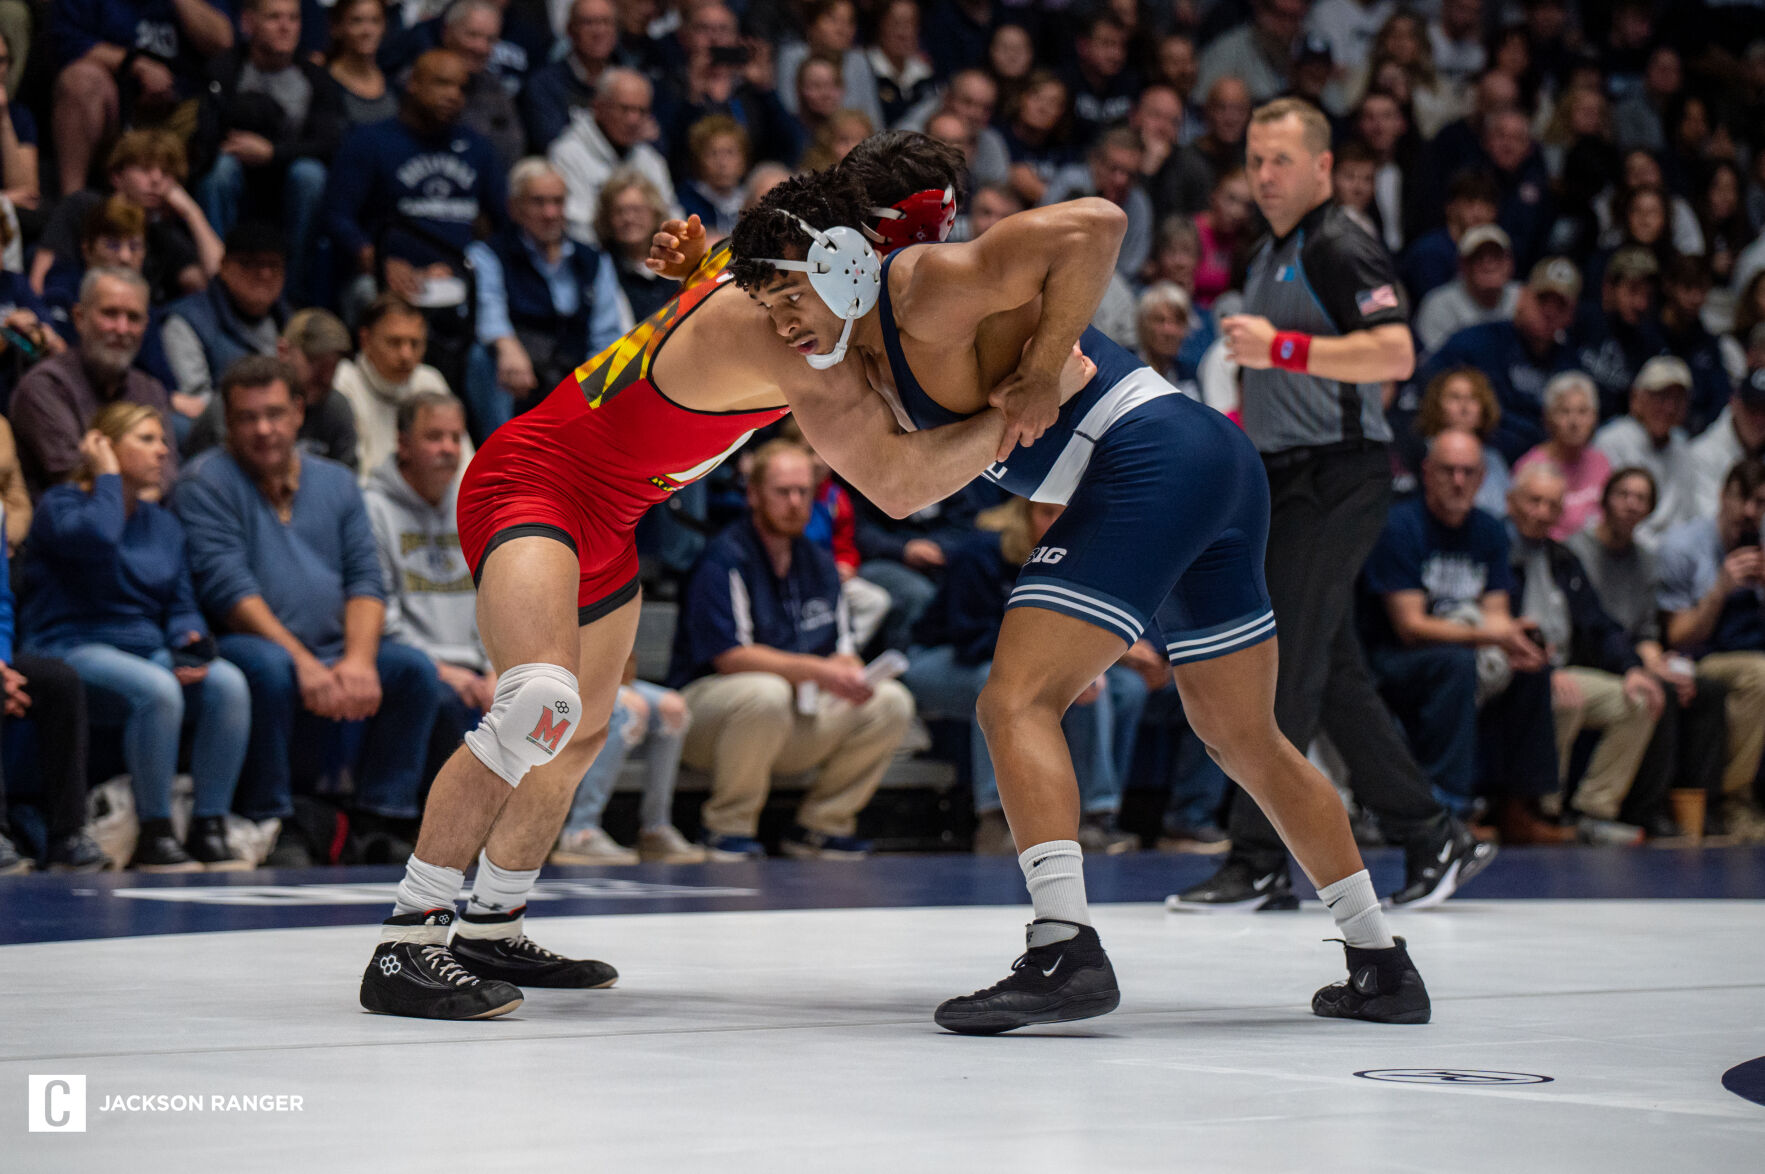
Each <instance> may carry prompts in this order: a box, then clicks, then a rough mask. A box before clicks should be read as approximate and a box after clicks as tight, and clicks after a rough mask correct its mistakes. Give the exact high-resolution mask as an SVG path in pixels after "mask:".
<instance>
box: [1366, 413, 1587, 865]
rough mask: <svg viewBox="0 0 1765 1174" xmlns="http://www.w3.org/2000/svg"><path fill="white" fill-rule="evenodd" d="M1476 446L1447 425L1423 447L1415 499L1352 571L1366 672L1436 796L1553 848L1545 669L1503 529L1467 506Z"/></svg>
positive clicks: (1522, 840) (1479, 451) (1561, 830)
mask: <svg viewBox="0 0 1765 1174" xmlns="http://www.w3.org/2000/svg"><path fill="white" fill-rule="evenodd" d="M1482 482H1483V445H1482V443H1481V442H1480V441H1479V440H1478V439H1477V437H1476V436H1474V435H1473V434H1471V433H1470V432H1466V431H1463V430H1462V429H1458V428H1448V429H1446V430H1445V431H1443V432H1441V433H1440V434H1439V435H1437V436H1435V437H1434V438H1433V439H1432V440H1430V441H1429V442H1428V456H1427V459H1425V460H1424V461H1423V462H1422V492H1421V494H1419V495H1418V496H1417V497H1414V498H1411V499H1410V500H1408V501H1404V502H1400V503H1399V504H1398V505H1397V506H1395V507H1393V508H1392V510H1391V512H1390V514H1389V515H1388V516H1387V518H1386V521H1385V526H1384V529H1383V530H1382V531H1381V532H1380V535H1379V540H1378V542H1377V543H1375V544H1374V546H1373V550H1372V552H1371V553H1370V554H1369V555H1368V556H1367V560H1366V565H1365V567H1364V568H1363V569H1362V571H1361V588H1362V590H1363V592H1364V594H1365V599H1364V600H1363V607H1362V608H1361V616H1362V629H1363V630H1362V637H1363V639H1364V640H1365V642H1366V644H1367V649H1368V656H1367V659H1368V661H1369V663H1370V666H1371V668H1372V670H1373V677H1374V679H1375V681H1376V682H1377V683H1378V686H1379V691H1380V693H1382V694H1383V695H1384V698H1385V700H1386V703H1387V704H1388V705H1390V707H1391V711H1392V713H1393V715H1394V716H1396V718H1397V719H1398V721H1399V722H1400V723H1401V724H1402V726H1403V728H1404V730H1405V732H1406V733H1407V734H1408V735H1409V744H1410V746H1412V747H1413V748H1414V752H1415V756H1416V761H1417V763H1418V764H1419V765H1420V766H1421V768H1422V770H1423V771H1424V772H1425V773H1426V774H1427V777H1428V779H1429V781H1430V782H1432V783H1433V787H1434V794H1435V796H1436V797H1437V798H1439V799H1440V800H1441V802H1443V803H1445V804H1446V805H1447V806H1448V807H1449V808H1450V809H1451V810H1452V811H1453V812H1455V813H1456V814H1457V815H1460V816H1464V817H1469V816H1470V815H1471V814H1472V813H1473V812H1474V811H1475V809H1476V808H1477V807H1478V806H1480V805H1481V803H1482V802H1483V801H1484V800H1485V799H1492V800H1493V801H1494V807H1495V814H1496V823H1497V826H1498V827H1499V828H1500V829H1501V837H1502V841H1503V843H1510V844H1561V843H1568V842H1570V841H1572V840H1573V839H1574V838H1575V833H1574V832H1573V831H1572V830H1571V829H1569V828H1565V827H1560V826H1558V825H1557V824H1556V823H1554V822H1552V821H1551V820H1549V819H1547V818H1545V817H1544V816H1543V815H1542V814H1541V813H1540V810H1539V806H1538V799H1539V798H1541V797H1542V796H1545V795H1549V794H1552V793H1553V792H1555V791H1556V790H1557V789H1558V785H1559V783H1558V775H1557V748H1556V726H1555V723H1554V721H1553V719H1552V715H1551V673H1550V661H1549V658H1548V657H1547V655H1546V648H1545V645H1546V640H1545V638H1544V637H1543V635H1542V634H1541V633H1540V632H1539V626H1538V624H1537V622H1536V621H1534V620H1530V619H1526V618H1524V617H1516V615H1515V609H1516V607H1517V605H1518V604H1520V603H1521V602H1522V600H1521V597H1520V594H1519V592H1518V590H1517V589H1516V584H1515V580H1514V574H1513V570H1512V568H1511V566H1510V563H1509V558H1508V537H1507V534H1506V533H1505V531H1504V530H1503V527H1502V523H1501V522H1500V521H1498V520H1497V519H1496V518H1494V517H1492V516H1490V515H1489V514H1486V513H1484V512H1483V511H1482V510H1479V509H1477V508H1476V507H1475V506H1474V504H1473V503H1474V502H1475V501H1476V498H1477V491H1478V488H1479V487H1480V486H1481V484H1482Z"/></svg>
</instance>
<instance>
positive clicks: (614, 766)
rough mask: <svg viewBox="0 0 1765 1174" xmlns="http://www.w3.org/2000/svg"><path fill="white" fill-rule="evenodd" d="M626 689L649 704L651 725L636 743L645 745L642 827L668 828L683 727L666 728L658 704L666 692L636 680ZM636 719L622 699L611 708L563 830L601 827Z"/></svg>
mask: <svg viewBox="0 0 1765 1174" xmlns="http://www.w3.org/2000/svg"><path fill="white" fill-rule="evenodd" d="M630 687H631V689H632V691H633V692H635V693H637V695H638V696H640V697H642V698H643V699H644V700H645V701H647V702H649V706H650V717H649V724H648V725H647V726H646V727H645V729H644V732H643V736H642V737H641V738H639V739H637V741H638V743H639V744H640V745H646V746H647V747H648V753H647V754H645V756H644V766H645V767H646V770H645V771H644V784H643V802H642V804H641V805H640V808H639V812H638V814H639V818H640V820H641V824H640V826H641V827H643V829H644V830H646V831H647V830H649V829H651V828H660V827H667V826H669V825H670V824H671V823H673V821H674V812H673V808H674V784H675V781H676V780H677V779H678V778H679V775H680V751H681V748H682V747H683V746H685V745H686V728H685V727H684V726H682V727H681V728H680V729H678V730H675V731H674V732H673V733H669V732H668V730H667V729H666V728H665V726H664V723H663V721H662V713H661V706H660V702H661V699H662V695H663V694H664V693H666V692H668V690H666V689H664V688H662V687H661V686H660V685H652V684H650V683H649V682H648V681H634V682H633V683H632V684H631V686H630ZM635 716H636V715H635V714H633V712H632V711H631V709H630V708H628V707H627V706H626V705H625V704H624V703H623V700H621V702H620V703H619V704H617V705H614V706H613V716H612V717H611V718H610V719H609V720H608V722H607V744H606V745H605V746H602V747H601V752H600V753H599V754H597V755H595V759H594V761H593V762H592V763H590V764H589V767H588V771H587V772H586V773H585V774H584V775H583V776H582V782H581V783H580V784H578V785H577V787H576V797H575V798H574V799H573V800H571V802H570V818H569V819H568V820H566V821H565V822H564V831H565V832H583V831H587V830H588V829H589V828H593V827H599V826H600V823H601V815H602V814H603V813H604V812H605V811H606V810H607V800H608V799H610V798H612V796H613V786H614V784H616V783H617V782H618V781H619V771H620V769H621V768H623V767H624V765H625V759H626V758H627V757H628V756H629V755H630V754H631V751H632V750H633V749H634V747H632V746H631V745H629V744H628V743H627V741H626V737H627V735H628V734H629V732H630V730H631V723H632V721H633V719H634V718H635Z"/></svg>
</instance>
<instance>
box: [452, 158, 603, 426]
mask: <svg viewBox="0 0 1765 1174" xmlns="http://www.w3.org/2000/svg"><path fill="white" fill-rule="evenodd" d="M566 194H567V192H566V189H565V186H564V178H563V176H561V175H559V174H558V173H557V170H556V169H555V168H553V167H552V165H551V164H550V163H548V162H546V161H545V160H544V159H539V158H533V159H523V160H522V161H521V162H519V163H517V164H516V165H515V167H514V170H512V171H511V172H509V217H510V219H511V220H512V221H513V224H512V225H511V226H510V227H508V228H505V229H503V230H502V231H501V232H498V233H497V234H496V235H495V236H493V237H491V238H490V240H488V241H477V242H474V243H473V244H472V245H470V246H469V247H468V248H467V249H466V255H467V256H468V257H470V258H471V260H472V267H473V269H474V271H475V272H476V273H477V277H478V346H477V347H476V348H474V355H473V358H474V362H473V363H472V365H471V370H470V373H469V374H468V377H467V381H466V397H467V399H468V400H469V401H470V403H469V404H468V406H469V408H470V409H471V413H472V420H473V424H474V425H475V431H477V432H479V433H481V434H482V435H489V434H490V433H491V432H493V431H495V429H496V428H497V426H498V425H500V424H502V423H503V422H505V421H506V420H508V419H509V417H510V416H511V415H513V414H514V412H515V410H517V409H519V410H523V411H524V410H526V409H527V408H529V407H531V406H532V405H533V404H535V403H538V402H539V399H540V398H542V397H543V396H545V395H546V393H548V392H550V391H551V389H552V388H554V387H556V386H557V385H558V384H559V383H561V382H563V380H564V378H565V377H566V376H567V375H569V374H570V372H571V371H573V370H575V369H576V367H577V366H578V365H579V364H581V363H582V362H583V361H584V360H586V359H587V358H589V356H591V355H595V354H598V353H599V352H600V351H601V350H603V349H604V348H606V347H608V346H611V345H612V344H613V343H614V342H616V341H618V339H619V335H620V334H621V333H623V332H624V330H625V329H626V327H627V326H628V325H629V324H628V323H627V322H626V320H625V319H626V316H627V315H626V311H624V309H623V301H622V299H621V298H620V296H619V275H618V271H617V270H616V269H615V268H614V266H613V265H612V264H611V263H610V262H609V261H608V260H607V258H606V257H605V256H603V255H602V253H601V252H600V250H599V249H596V248H593V247H592V246H589V245H585V244H581V243H579V242H576V241H572V240H569V239H567V238H566V237H565V236H564V200H565V197H566ZM492 360H494V363H495V371H494V374H493V373H492V371H491V369H490V368H491V362H492Z"/></svg>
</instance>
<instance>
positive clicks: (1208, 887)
mask: <svg viewBox="0 0 1765 1174" xmlns="http://www.w3.org/2000/svg"><path fill="white" fill-rule="evenodd" d="M1164 907H1165V908H1166V909H1169V910H1170V911H1171V912H1172V913H1191V912H1194V913H1263V912H1270V911H1274V910H1292V909H1297V908H1299V898H1298V897H1295V896H1294V895H1293V877H1292V875H1291V874H1290V873H1289V872H1288V871H1287V862H1286V861H1285V860H1283V861H1281V863H1279V864H1277V865H1275V866H1274V867H1273V868H1258V867H1257V866H1256V862H1255V861H1253V860H1249V859H1246V858H1245V857H1243V856H1239V855H1237V854H1236V853H1233V854H1232V855H1230V856H1227V857H1226V862H1225V863H1224V864H1222V865H1220V870H1219V871H1218V872H1216V873H1214V874H1213V875H1212V876H1210V877H1208V878H1207V879H1206V880H1204V881H1202V882H1201V883H1200V884H1198V885H1194V886H1192V887H1190V888H1187V889H1184V890H1183V891H1182V892H1180V893H1173V894H1171V895H1170V896H1168V897H1166V898H1165V899H1164Z"/></svg>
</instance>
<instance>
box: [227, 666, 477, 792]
mask: <svg viewBox="0 0 1765 1174" xmlns="http://www.w3.org/2000/svg"><path fill="white" fill-rule="evenodd" d="M218 643H219V645H220V652H221V655H222V656H225V657H226V658H227V659H228V660H230V661H232V662H233V663H234V664H236V665H238V666H239V669H240V671H241V672H243V673H244V674H245V679H246V681H247V682H249V683H250V685H251V697H252V703H253V704H252V715H251V745H250V747H249V748H248V749H247V751H246V754H245V773H244V776H243V777H242V778H241V780H240V785H239V796H238V801H237V802H236V803H235V804H234V806H235V809H236V810H237V811H238V812H239V814H241V815H243V816H245V817H247V818H249V819H269V818H271V817H278V818H286V817H288V816H290V815H292V814H294V799H293V796H294V755H295V754H299V755H300V756H301V758H302V759H303V765H311V764H313V763H314V762H316V761H317V756H318V754H319V753H320V752H322V751H323V750H324V749H326V748H328V747H331V746H333V745H335V743H336V739H337V738H339V737H340V736H341V734H342V732H343V729H344V727H345V725H347V724H350V723H345V722H334V721H329V720H327V719H325V718H321V717H318V716H316V715H314V714H311V713H308V712H307V711H306V710H304V709H303V708H301V704H300V684H299V682H298V680H296V678H295V675H294V660H293V658H292V657H290V656H289V655H288V653H286V652H285V651H283V650H282V649H281V648H280V647H279V646H277V645H275V644H272V643H271V642H270V641H268V640H265V639H264V638H263V637H262V636H250V635H246V634H244V633H237V632H235V633H230V634H228V635H225V636H222V637H221V638H220V640H219V641H218ZM374 668H375V670H376V671H377V672H378V673H379V674H380V709H379V712H377V713H376V714H374V716H373V717H371V718H369V719H368V720H367V722H366V727H367V728H366V731H365V734H364V736H363V738H362V751H361V760H360V763H359V769H358V770H357V772H356V776H355V778H356V789H355V806H356V808H357V810H360V811H366V812H370V813H372V814H375V815H382V816H385V817H386V818H388V819H415V818H417V816H418V814H419V810H418V803H417V797H418V794H419V792H420V791H421V789H422V785H423V762H424V759H425V757H426V756H427V754H428V750H429V733H430V731H431V730H432V729H433V728H434V726H435V714H436V711H437V709H439V708H440V706H441V694H442V691H443V690H444V689H446V686H445V685H443V684H442V683H441V678H440V677H439V676H437V675H436V673H435V664H434V662H432V661H431V660H430V659H429V658H428V657H427V656H425V655H423V653H421V652H419V651H418V650H417V649H415V648H412V647H410V646H409V645H407V644H397V643H394V642H392V641H390V640H382V641H381V642H380V652H379V655H377V656H376V657H375V658H374ZM297 725H298V726H299V728H300V729H299V732H300V737H299V739H298V740H297V739H296V737H295V729H296V726H297Z"/></svg>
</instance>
